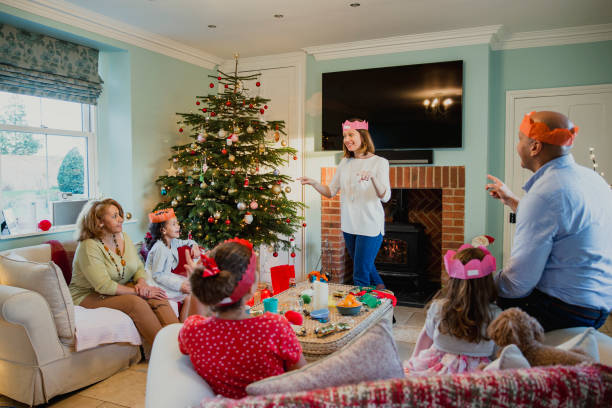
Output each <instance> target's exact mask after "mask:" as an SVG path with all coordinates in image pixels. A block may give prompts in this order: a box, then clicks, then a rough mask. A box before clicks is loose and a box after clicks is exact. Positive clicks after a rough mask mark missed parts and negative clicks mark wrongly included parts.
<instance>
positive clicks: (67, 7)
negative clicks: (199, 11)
mask: <svg viewBox="0 0 612 408" xmlns="http://www.w3.org/2000/svg"><path fill="white" fill-rule="evenodd" d="M0 3H3V4H6V5H7V6H11V7H14V8H16V9H19V10H23V11H27V12H28V13H32V14H35V15H37V16H41V17H45V18H48V19H50V20H54V21H57V22H60V23H64V24H68V25H70V26H73V27H78V28H81V29H83V30H87V31H90V32H92V33H96V34H100V35H103V36H105V37H109V38H113V39H115V40H119V41H122V42H124V43H127V44H131V45H135V46H137V47H140V48H144V49H147V50H150V51H154V52H157V53H159V54H163V55H166V56H168V57H172V58H175V59H177V60H180V61H185V62H188V63H190V64H194V65H197V66H200V67H204V68H208V69H214V68H215V66H216V65H218V64H221V63H223V61H224V59H223V58H220V57H217V56H216V55H212V54H209V53H206V52H204V51H202V50H199V49H197V48H193V47H189V46H186V45H184V44H181V43H179V42H177V41H174V40H171V39H169V38H166V37H163V36H161V35H158V34H153V33H151V32H148V31H145V30H141V29H139V28H136V27H134V26H131V25H128V24H125V23H122V22H119V21H117V20H115V19H112V18H109V17H106V16H103V15H102V14H99V13H94V12H92V11H89V10H87V9H85V8H82V7H78V6H75V5H73V4H71V3H68V2H65V1H62V0H0Z"/></svg>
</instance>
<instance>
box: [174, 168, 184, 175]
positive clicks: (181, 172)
mask: <svg viewBox="0 0 612 408" xmlns="http://www.w3.org/2000/svg"><path fill="white" fill-rule="evenodd" d="M176 172H177V173H178V174H185V169H184V168H182V167H179V168H178V169H176Z"/></svg>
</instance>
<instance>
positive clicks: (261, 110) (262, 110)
mask: <svg viewBox="0 0 612 408" xmlns="http://www.w3.org/2000/svg"><path fill="white" fill-rule="evenodd" d="M264 112H265V110H264V109H263V108H261V109H260V110H259V113H261V114H262V115H263V114H264ZM181 132H182V130H181Z"/></svg>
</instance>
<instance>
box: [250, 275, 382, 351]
mask: <svg viewBox="0 0 612 408" xmlns="http://www.w3.org/2000/svg"><path fill="white" fill-rule="evenodd" d="M310 287H311V284H310V283H309V282H301V283H299V284H297V285H296V287H294V288H289V289H287V290H286V291H284V292H281V293H279V294H278V295H276V296H274V297H275V298H277V299H278V304H279V310H288V309H290V308H292V305H294V304H295V303H296V300H297V299H298V297H299V295H300V293H301V292H302V291H304V290H306V289H308V288H310ZM354 288H355V287H354V286H349V285H341V284H336V283H330V284H329V293H330V295H331V294H332V293H333V292H335V291H342V292H346V293H348V292H349V291H350V290H351V289H354ZM336 299H337V301H340V299H339V298H336ZM304 309H305V310H308V311H311V310H312V306H311V305H304ZM253 310H263V305H262V304H258V305H255V306H253ZM392 310H393V307H392V306H391V301H390V300H389V299H381V304H380V305H379V306H378V307H376V308H374V309H370V308H368V307H367V306H366V305H363V306H362V308H361V311H360V312H359V314H358V315H355V316H342V315H341V314H340V313H338V310H337V309H336V308H335V307H330V308H329V322H327V323H320V322H319V321H317V320H312V319H311V318H309V317H306V316H305V317H304V324H303V327H304V328H306V335H305V336H298V339H299V341H300V344H301V345H302V351H303V353H304V357H305V358H306V359H307V360H309V361H313V360H317V359H319V358H321V357H325V356H326V355H328V354H331V353H333V352H334V351H337V350H339V349H340V348H342V347H344V346H345V345H346V344H348V343H349V342H350V341H351V340H353V339H354V338H355V337H357V336H358V335H359V334H361V333H363V331H364V330H366V329H368V328H369V327H372V326H373V325H374V324H375V323H376V322H378V321H379V320H380V319H382V318H383V317H387V318H389V319H391V316H392ZM340 322H343V323H349V324H350V326H351V329H350V330H346V331H341V332H338V333H333V334H330V335H328V336H325V337H317V336H316V334H315V333H314V329H315V328H317V327H322V326H326V325H328V324H330V323H340Z"/></svg>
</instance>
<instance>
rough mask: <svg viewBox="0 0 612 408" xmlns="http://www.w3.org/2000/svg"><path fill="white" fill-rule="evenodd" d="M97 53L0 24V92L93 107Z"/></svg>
mask: <svg viewBox="0 0 612 408" xmlns="http://www.w3.org/2000/svg"><path fill="white" fill-rule="evenodd" d="M102 83H103V82H102V79H101V78H100V75H98V50H95V49H93V48H89V47H85V46H82V45H77V44H73V43H70V42H68V41H62V40H58V39H56V38H52V37H48V36H46V35H42V34H36V33H31V32H28V31H25V30H21V29H19V28H16V27H13V26H10V25H6V24H1V23H0V90H1V91H6V92H13V93H19V94H25V95H33V96H40V97H45V98H55V99H62V100H65V101H71V102H79V103H87V104H91V105H95V104H97V100H98V97H99V96H100V93H101V92H102Z"/></svg>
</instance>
